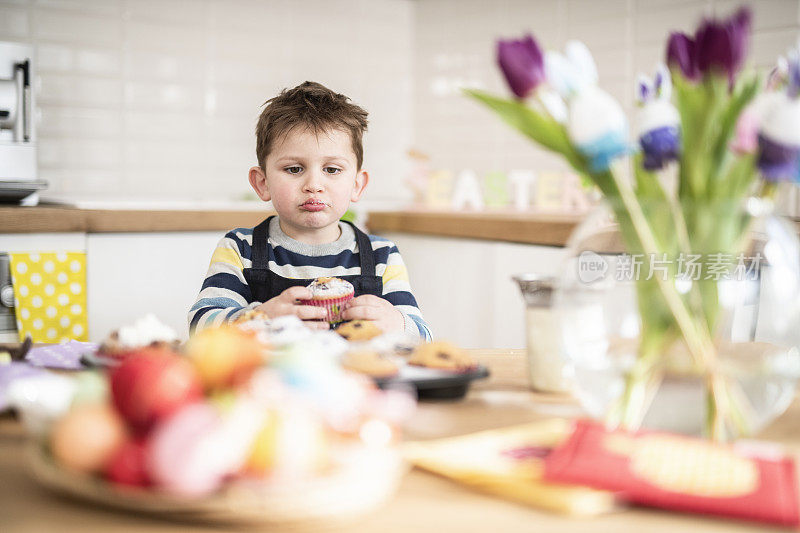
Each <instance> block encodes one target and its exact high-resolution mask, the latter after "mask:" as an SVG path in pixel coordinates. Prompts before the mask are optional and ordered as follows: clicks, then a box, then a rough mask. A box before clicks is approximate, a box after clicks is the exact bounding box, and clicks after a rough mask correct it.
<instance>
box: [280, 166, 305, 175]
mask: <svg viewBox="0 0 800 533" xmlns="http://www.w3.org/2000/svg"><path fill="white" fill-rule="evenodd" d="M283 170H285V171H286V172H288V173H289V174H300V171H301V170H303V168H302V167H298V166H294V167H286V168H284V169H283Z"/></svg>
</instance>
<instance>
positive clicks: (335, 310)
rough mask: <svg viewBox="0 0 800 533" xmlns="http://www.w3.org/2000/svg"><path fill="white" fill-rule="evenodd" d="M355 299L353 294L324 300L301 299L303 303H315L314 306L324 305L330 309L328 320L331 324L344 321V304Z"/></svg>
mask: <svg viewBox="0 0 800 533" xmlns="http://www.w3.org/2000/svg"><path fill="white" fill-rule="evenodd" d="M352 299H353V295H352V294H348V295H347V296H340V297H339V298H326V299H324V300H300V303H301V304H303V305H313V306H314V307H324V308H325V309H326V310H327V311H328V317H327V321H328V322H330V323H331V324H338V323H339V322H341V321H342V311H344V304H346V303H347V302H349V301H350V300H352Z"/></svg>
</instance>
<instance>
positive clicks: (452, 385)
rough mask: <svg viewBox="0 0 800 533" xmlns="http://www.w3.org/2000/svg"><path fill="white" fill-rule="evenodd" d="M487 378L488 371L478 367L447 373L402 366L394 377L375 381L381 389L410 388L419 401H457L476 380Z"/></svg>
mask: <svg viewBox="0 0 800 533" xmlns="http://www.w3.org/2000/svg"><path fill="white" fill-rule="evenodd" d="M487 377H489V369H488V368H486V367H485V366H483V365H478V366H476V367H475V368H474V369H472V370H467V371H463V372H460V371H449V370H437V369H434V368H425V367H420V366H414V365H408V364H403V365H401V366H400V370H399V372H398V374H397V375H396V376H392V377H390V378H379V379H376V380H375V383H376V384H377V385H378V387H380V388H382V389H386V388H391V387H392V386H411V387H413V388H415V389H416V391H417V397H418V398H419V399H420V400H458V399H460V398H463V397H464V396H465V395H466V394H467V391H468V390H469V387H470V385H471V384H472V382H473V381H475V380H477V379H484V378H487Z"/></svg>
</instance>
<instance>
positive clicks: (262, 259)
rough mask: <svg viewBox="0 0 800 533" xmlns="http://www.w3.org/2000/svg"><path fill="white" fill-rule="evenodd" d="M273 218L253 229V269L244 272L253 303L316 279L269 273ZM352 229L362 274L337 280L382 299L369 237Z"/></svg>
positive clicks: (264, 300) (305, 284)
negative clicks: (285, 276)
mask: <svg viewBox="0 0 800 533" xmlns="http://www.w3.org/2000/svg"><path fill="white" fill-rule="evenodd" d="M273 218H274V216H272V217H269V218H267V219H266V220H265V221H263V222H262V223H261V224H259V225H258V226H256V227H255V228H254V229H253V254H252V259H253V266H252V267H251V268H245V269H244V270H243V271H242V274H244V279H245V280H246V281H247V283H248V285H250V292H251V294H252V296H253V301H257V302H266V301H267V300H270V299H272V298H274V297H275V296H278V295H279V294H281V293H282V292H283V291H285V290H286V289H288V288H289V287H296V286H298V285H299V286H302V287H306V286H308V285H309V284H311V282H312V281H314V280H313V279H293V278H284V277H282V276H279V275H277V274H276V273H274V272H273V271H271V270H270V269H269V247H268V238H269V222H270V220H272V219H273ZM347 224H350V225H351V226H352V227H353V231H354V232H355V234H356V243H357V244H358V259H359V262H360V263H361V274H359V275H353V276H336V277H337V278H339V279H344V280H347V281H349V282H350V283H352V284H353V288H354V289H355V296H361V295H362V294H372V295H374V296H378V297H380V296H381V295H382V294H383V280H382V279H381V278H380V277H379V276H376V275H375V257H374V256H373V255H372V244H371V243H370V242H369V237H368V236H367V234H366V233H364V232H363V231H361V230H360V229H358V228H357V227H356V226H355V225H354V224H351V223H350V222H347Z"/></svg>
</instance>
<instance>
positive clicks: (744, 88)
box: [708, 75, 760, 189]
mask: <svg viewBox="0 0 800 533" xmlns="http://www.w3.org/2000/svg"><path fill="white" fill-rule="evenodd" d="M759 85H760V81H759V78H758V76H757V75H753V76H749V77H744V76H743V77H741V78H740V79H739V81H738V82H737V83H736V85H735V87H734V90H733V93H732V94H731V96H730V98H729V99H728V101H727V102H726V103H727V105H726V106H724V108H723V110H722V112H721V113H720V115H719V116H718V117H715V121H714V122H715V124H717V128H716V132H715V133H716V139H714V140H713V150H712V153H711V161H710V164H709V171H710V172H709V176H708V179H715V178H716V180H717V181H719V180H722V179H723V178H724V177H726V174H725V173H723V172H722V171H723V164H724V161H725V158H726V155H728V153H729V150H730V148H729V145H730V143H731V140H732V139H733V136H734V132H735V130H736V122H737V121H738V119H739V115H740V114H741V113H742V111H743V110H744V108H745V107H746V106H747V104H749V103H750V102H751V101H752V100H753V98H755V96H756V93H757V92H758V87H759ZM722 186H723V187H724V186H725V185H724V184H722ZM715 189H716V187H715Z"/></svg>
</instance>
